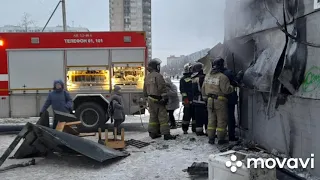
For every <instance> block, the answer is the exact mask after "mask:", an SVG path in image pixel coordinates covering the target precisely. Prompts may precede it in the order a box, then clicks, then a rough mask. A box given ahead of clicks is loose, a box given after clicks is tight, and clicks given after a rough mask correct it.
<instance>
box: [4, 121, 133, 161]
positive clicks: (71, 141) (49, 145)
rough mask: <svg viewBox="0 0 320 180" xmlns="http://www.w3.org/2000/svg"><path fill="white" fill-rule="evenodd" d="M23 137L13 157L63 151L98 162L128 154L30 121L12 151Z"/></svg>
mask: <svg viewBox="0 0 320 180" xmlns="http://www.w3.org/2000/svg"><path fill="white" fill-rule="evenodd" d="M24 137H25V140H24V141H23V143H22V145H21V146H20V147H19V149H18V150H17V151H16V153H15V154H14V158H18V159H19V158H27V157H36V156H39V155H46V154H47V153H49V152H59V153H64V152H65V153H78V154H81V155H83V156H86V157H88V158H91V159H93V160H96V161H98V162H104V161H106V160H109V159H114V158H118V157H126V156H128V155H129V154H128V153H125V152H120V151H116V150H114V149H110V148H108V147H105V146H103V145H100V144H98V143H96V142H93V141H91V140H88V139H84V138H80V137H77V136H74V135H71V134H67V133H64V132H59V131H56V130H54V129H50V128H47V127H44V126H41V125H33V124H31V123H27V124H26V125H25V127H24V128H23V130H22V131H21V133H19V135H18V136H17V138H16V139H15V141H14V142H13V143H12V144H11V145H10V148H9V149H10V150H11V151H12V150H13V149H14V147H15V146H16V145H17V142H19V141H20V139H21V138H24ZM10 150H8V152H7V151H6V153H5V154H4V155H3V156H2V157H1V158H0V162H1V161H2V160H3V159H4V160H5V159H6V158H7V157H8V156H9V155H10V153H11V152H10ZM5 156H6V157H5ZM4 160H3V161H4ZM0 165H1V164H0Z"/></svg>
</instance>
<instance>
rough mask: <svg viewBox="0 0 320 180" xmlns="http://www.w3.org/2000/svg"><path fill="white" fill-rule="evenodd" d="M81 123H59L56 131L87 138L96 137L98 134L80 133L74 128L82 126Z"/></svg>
mask: <svg viewBox="0 0 320 180" xmlns="http://www.w3.org/2000/svg"><path fill="white" fill-rule="evenodd" d="M80 124H81V121H74V122H58V124H57V127H56V130H57V131H60V132H65V133H68V134H72V135H76V136H80V137H86V136H95V135H96V133H79V132H78V131H77V130H75V129H73V127H72V126H76V125H80Z"/></svg>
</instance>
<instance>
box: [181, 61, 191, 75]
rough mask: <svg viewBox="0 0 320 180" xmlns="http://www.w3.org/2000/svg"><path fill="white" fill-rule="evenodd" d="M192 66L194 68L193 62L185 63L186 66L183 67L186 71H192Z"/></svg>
mask: <svg viewBox="0 0 320 180" xmlns="http://www.w3.org/2000/svg"><path fill="white" fill-rule="evenodd" d="M191 68H192V65H191V63H187V64H185V65H184V67H183V70H184V73H190V72H191Z"/></svg>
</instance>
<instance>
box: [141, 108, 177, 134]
mask: <svg viewBox="0 0 320 180" xmlns="http://www.w3.org/2000/svg"><path fill="white" fill-rule="evenodd" d="M182 108H183V106H180V108H179V115H178V120H180V114H181V109H182ZM142 109H146V110H148V111H149V109H148V107H147V105H141V106H140V108H139V113H140V122H141V126H142V127H143V128H144V129H145V130H146V131H148V129H147V128H146V127H144V125H143V120H142V112H141V110H142Z"/></svg>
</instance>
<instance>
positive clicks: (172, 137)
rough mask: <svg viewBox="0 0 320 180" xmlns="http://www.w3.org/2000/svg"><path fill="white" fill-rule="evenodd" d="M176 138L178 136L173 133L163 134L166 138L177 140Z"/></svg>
mask: <svg viewBox="0 0 320 180" xmlns="http://www.w3.org/2000/svg"><path fill="white" fill-rule="evenodd" d="M176 138H177V137H176V136H173V135H171V134H166V135H164V136H163V139H164V140H175V139H176Z"/></svg>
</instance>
